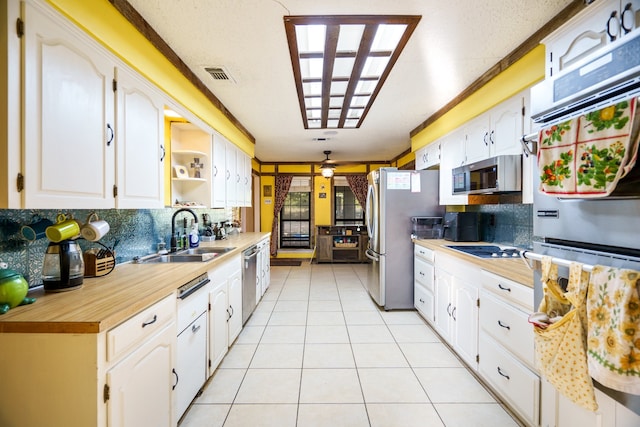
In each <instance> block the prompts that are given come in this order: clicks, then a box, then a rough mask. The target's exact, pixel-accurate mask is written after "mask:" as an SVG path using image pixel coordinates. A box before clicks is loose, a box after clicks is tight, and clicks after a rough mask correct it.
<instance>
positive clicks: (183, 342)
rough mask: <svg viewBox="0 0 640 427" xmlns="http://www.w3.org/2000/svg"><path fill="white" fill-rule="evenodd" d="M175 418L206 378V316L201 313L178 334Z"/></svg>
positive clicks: (180, 414)
mask: <svg viewBox="0 0 640 427" xmlns="http://www.w3.org/2000/svg"><path fill="white" fill-rule="evenodd" d="M177 344H178V346H177V348H179V349H180V351H178V352H177V354H176V372H177V373H178V384H177V385H176V388H175V393H176V418H178V419H179V418H180V417H181V416H182V414H184V411H186V410H187V408H188V407H189V405H190V404H191V401H192V400H193V399H194V398H195V397H196V394H198V391H199V390H200V388H201V387H202V385H203V384H204V383H205V381H206V380H207V376H206V375H207V316H206V314H205V313H202V314H201V315H200V316H199V317H198V318H197V319H196V320H194V321H193V323H191V324H190V325H189V327H187V328H186V329H185V330H184V331H182V332H180V335H178V343H177Z"/></svg>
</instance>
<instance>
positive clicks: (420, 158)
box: [416, 141, 440, 170]
mask: <svg viewBox="0 0 640 427" xmlns="http://www.w3.org/2000/svg"><path fill="white" fill-rule="evenodd" d="M439 164H440V141H434V142H432V143H431V144H428V145H425V146H424V147H422V148H420V149H419V150H417V151H416V169H417V170H421V169H428V168H430V167H432V166H436V165H439Z"/></svg>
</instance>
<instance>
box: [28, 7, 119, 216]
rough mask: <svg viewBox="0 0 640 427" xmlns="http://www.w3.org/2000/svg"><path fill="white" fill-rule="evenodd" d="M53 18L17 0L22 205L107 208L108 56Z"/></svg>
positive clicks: (111, 134) (110, 160) (111, 138)
mask: <svg viewBox="0 0 640 427" xmlns="http://www.w3.org/2000/svg"><path fill="white" fill-rule="evenodd" d="M54 18H56V17H55V16H49V14H48V13H47V12H45V11H41V10H40V9H36V8H34V7H33V6H32V5H31V4H30V3H25V4H24V20H25V22H26V25H25V34H24V70H23V74H24V85H23V88H24V93H23V102H24V154H23V156H24V159H23V171H24V190H23V191H24V199H23V203H24V207H25V208H61V209H65V208H91V209H105V208H112V207H114V205H115V201H114V195H113V192H114V185H115V167H114V162H115V120H114V119H115V117H114V114H115V113H114V91H113V88H112V85H113V77H114V68H115V67H114V63H113V61H112V60H110V59H109V58H108V57H107V56H105V55H103V54H102V53H101V49H99V47H98V46H97V45H96V44H95V43H92V42H91V40H89V39H88V37H87V36H86V35H84V34H83V33H81V32H80V31H79V30H77V29H75V28H73V27H72V26H71V25H69V24H67V23H66V21H63V20H62V19H54Z"/></svg>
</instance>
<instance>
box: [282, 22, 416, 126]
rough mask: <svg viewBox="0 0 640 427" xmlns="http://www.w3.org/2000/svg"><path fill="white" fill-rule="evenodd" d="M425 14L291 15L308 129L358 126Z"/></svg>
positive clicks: (294, 62)
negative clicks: (421, 15)
mask: <svg viewBox="0 0 640 427" xmlns="http://www.w3.org/2000/svg"><path fill="white" fill-rule="evenodd" d="M420 19H421V17H420V16H415V15H414V16H409V15H404V16H373V15H342V16H326V15H320V16H285V17H284V26H285V30H286V33H287V41H288V43H289V53H290V56H291V64H292V66H293V74H294V77H295V81H296V88H297V90H298V102H299V103H300V111H301V113H302V121H303V123H304V127H305V129H327V128H333V129H336V128H358V127H360V125H361V124H362V122H363V121H364V118H365V117H366V115H367V113H368V112H369V109H370V108H371V105H372V104H373V101H374V100H375V98H376V96H377V95H378V92H379V91H380V88H381V87H382V85H383V83H384V81H385V80H386V78H387V76H388V75H389V73H390V72H391V68H392V67H393V65H394V64H395V62H396V61H397V59H398V57H399V56H400V53H401V52H402V49H403V48H404V46H405V45H406V44H407V42H408V40H409V37H410V36H411V34H412V33H413V31H414V30H415V28H416V26H417V25H418V22H420Z"/></svg>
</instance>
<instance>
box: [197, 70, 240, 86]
mask: <svg viewBox="0 0 640 427" xmlns="http://www.w3.org/2000/svg"><path fill="white" fill-rule="evenodd" d="M204 70H205V71H206V72H207V73H209V74H210V75H211V77H213V80H217V81H222V82H229V83H236V80H235V79H234V78H233V77H231V74H229V71H227V69H226V68H225V67H204Z"/></svg>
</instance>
